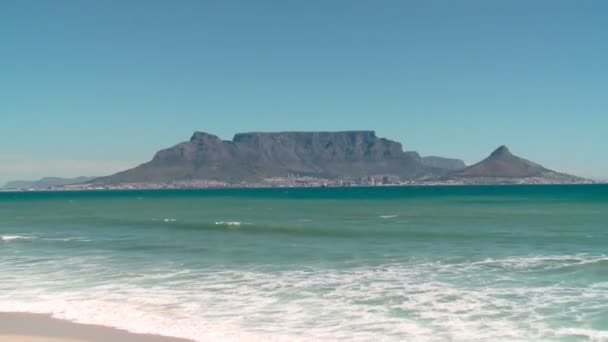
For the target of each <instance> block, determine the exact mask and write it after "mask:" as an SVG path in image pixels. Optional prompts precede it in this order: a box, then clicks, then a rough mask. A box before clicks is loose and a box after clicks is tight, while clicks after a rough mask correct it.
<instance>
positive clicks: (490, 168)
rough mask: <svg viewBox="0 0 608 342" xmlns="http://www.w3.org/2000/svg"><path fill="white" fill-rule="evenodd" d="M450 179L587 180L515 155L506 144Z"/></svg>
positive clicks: (478, 182) (484, 180) (454, 173)
mask: <svg viewBox="0 0 608 342" xmlns="http://www.w3.org/2000/svg"><path fill="white" fill-rule="evenodd" d="M447 178H448V179H450V180H460V181H466V182H467V183H477V184H496V183H519V182H522V181H524V180H528V181H530V180H535V182H538V183H578V182H585V181H587V180H585V179H583V178H580V177H576V176H572V175H569V174H565V173H559V172H555V171H553V170H549V169H547V168H545V167H543V166H541V165H539V164H536V163H534V162H532V161H529V160H527V159H523V158H520V157H518V156H515V155H513V154H512V153H511V151H509V149H508V148H507V147H506V146H504V145H503V146H500V147H499V148H497V149H496V150H495V151H494V152H492V154H490V156H489V157H487V158H486V159H484V160H482V161H481V162H479V163H477V164H474V165H471V166H469V167H466V168H464V169H463V170H461V171H457V172H453V173H451V174H450V175H449V176H448V177H447Z"/></svg>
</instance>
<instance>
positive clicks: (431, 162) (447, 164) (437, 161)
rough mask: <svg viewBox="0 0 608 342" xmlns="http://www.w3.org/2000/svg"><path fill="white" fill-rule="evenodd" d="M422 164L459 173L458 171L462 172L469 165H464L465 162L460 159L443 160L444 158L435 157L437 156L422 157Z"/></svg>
mask: <svg viewBox="0 0 608 342" xmlns="http://www.w3.org/2000/svg"><path fill="white" fill-rule="evenodd" d="M422 164H424V165H426V166H428V167H432V168H437V169H445V170H448V171H458V170H462V169H464V168H465V167H467V165H466V164H465V163H464V161H462V160H460V159H452V158H443V157H435V156H429V157H422Z"/></svg>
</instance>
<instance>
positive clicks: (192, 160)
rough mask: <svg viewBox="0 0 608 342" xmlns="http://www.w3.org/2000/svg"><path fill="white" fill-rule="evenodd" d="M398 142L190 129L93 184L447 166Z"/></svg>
mask: <svg viewBox="0 0 608 342" xmlns="http://www.w3.org/2000/svg"><path fill="white" fill-rule="evenodd" d="M422 160H423V159H422V158H421V157H420V156H419V155H418V154H417V153H416V152H404V151H403V148H402V146H401V144H400V143H398V142H395V141H391V140H388V139H384V138H378V137H377V136H376V134H375V132H373V131H343V132H277V133H261V132H253V133H239V134H236V135H235V136H234V138H233V139H232V140H231V141H224V140H221V139H220V138H218V137H217V136H215V135H212V134H208V133H204V132H195V133H194V134H193V135H192V138H191V139H190V140H189V141H186V142H182V143H179V144H177V145H175V146H173V147H170V148H168V149H164V150H161V151H159V152H158V153H156V155H155V156H154V158H153V159H152V160H151V161H149V162H147V163H144V164H142V165H139V166H137V167H135V168H133V169H130V170H126V171H123V172H119V173H117V174H114V175H111V176H108V177H102V178H99V179H96V180H95V181H94V183H97V184H121V183H145V182H154V183H160V182H163V183H166V182H174V181H192V180H212V181H222V182H228V183H240V182H255V181H260V180H263V179H266V178H270V177H288V176H290V175H298V176H311V177H320V178H326V179H341V178H348V177H354V178H356V177H368V176H376V175H378V176H395V177H399V178H400V179H413V178H416V177H420V176H424V175H429V174H435V175H439V174H445V171H446V170H442V169H440V168H436V167H432V166H428V165H426V164H424V163H423V161H422Z"/></svg>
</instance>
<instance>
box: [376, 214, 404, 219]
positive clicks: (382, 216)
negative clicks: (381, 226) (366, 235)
mask: <svg viewBox="0 0 608 342" xmlns="http://www.w3.org/2000/svg"><path fill="white" fill-rule="evenodd" d="M398 216H399V215H380V216H378V217H380V218H382V219H391V218H395V217H398Z"/></svg>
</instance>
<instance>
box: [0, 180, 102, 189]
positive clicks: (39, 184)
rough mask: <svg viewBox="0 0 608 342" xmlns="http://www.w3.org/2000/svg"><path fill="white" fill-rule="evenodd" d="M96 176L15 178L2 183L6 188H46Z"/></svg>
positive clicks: (81, 181) (76, 182)
mask: <svg viewBox="0 0 608 342" xmlns="http://www.w3.org/2000/svg"><path fill="white" fill-rule="evenodd" d="M96 178H98V177H76V178H59V177H44V178H41V179H39V180H16V181H10V182H7V183H6V184H5V185H4V188H6V189H24V188H46V187H50V186H61V185H70V184H80V183H86V182H89V181H91V180H93V179H96Z"/></svg>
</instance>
